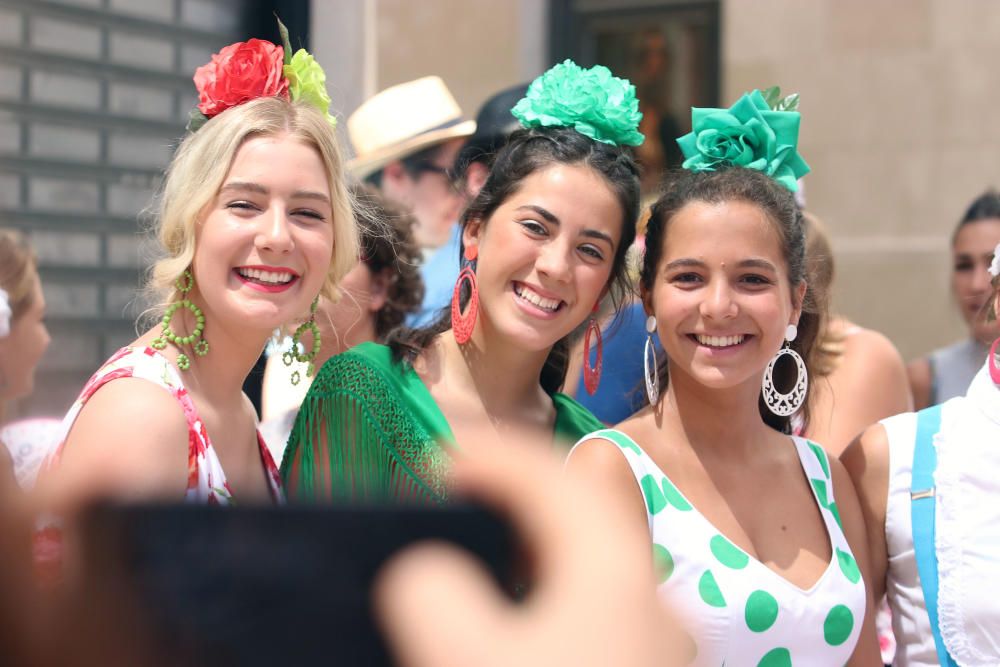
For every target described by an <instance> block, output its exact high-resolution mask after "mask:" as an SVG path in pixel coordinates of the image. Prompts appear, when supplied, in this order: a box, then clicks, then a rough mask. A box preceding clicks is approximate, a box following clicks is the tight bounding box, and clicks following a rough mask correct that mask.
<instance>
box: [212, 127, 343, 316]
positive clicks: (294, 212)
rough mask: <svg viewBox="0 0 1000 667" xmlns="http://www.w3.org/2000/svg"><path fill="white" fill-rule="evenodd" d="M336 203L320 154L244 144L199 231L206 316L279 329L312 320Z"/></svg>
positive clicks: (277, 142) (274, 142) (268, 141)
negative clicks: (307, 318)
mask: <svg viewBox="0 0 1000 667" xmlns="http://www.w3.org/2000/svg"><path fill="white" fill-rule="evenodd" d="M330 201H331V195H330V187H329V183H328V180H327V175H326V172H325V170H324V167H323V162H322V160H321V158H320V156H319V154H318V153H317V152H316V150H315V149H314V148H312V147H311V146H308V145H307V144H304V143H302V142H300V141H297V140H295V139H291V138H289V137H287V136H285V135H278V136H267V137H256V138H253V139H250V140H248V141H247V142H246V143H244V144H243V146H241V147H240V149H239V151H237V153H236V157H235V159H234V160H233V165H232V167H231V168H230V170H229V173H228V174H227V175H226V178H225V180H224V181H223V184H222V187H221V188H220V190H219V193H218V195H217V196H216V197H215V199H214V200H213V201H212V202H211V203H210V204H209V206H208V207H207V208H206V210H205V212H204V214H203V217H202V218H201V221H200V223H199V225H198V228H197V231H196V237H195V254H194V261H193V263H192V268H193V273H194V276H195V292H194V295H195V298H196V300H197V301H198V302H199V303H200V304H201V305H202V307H203V308H205V310H206V311H207V313H206V318H207V319H208V320H209V321H210V322H215V323H216V324H219V323H221V322H222V320H225V321H226V322H228V323H230V324H233V325H236V326H241V327H244V328H252V329H260V330H265V331H271V330H273V329H274V328H276V327H278V326H280V325H282V324H287V323H290V322H293V321H295V320H297V319H300V318H302V317H304V316H305V315H306V314H307V313H308V310H309V304H310V303H311V302H312V300H313V299H314V298H315V297H316V295H317V294H319V291H320V288H321V286H322V285H323V282H324V280H325V278H326V274H327V271H328V270H329V267H330V258H331V256H332V253H333V242H334V239H333V225H332V216H333V212H332V208H331V204H330ZM209 313H210V315H209ZM220 318H221V319H220Z"/></svg>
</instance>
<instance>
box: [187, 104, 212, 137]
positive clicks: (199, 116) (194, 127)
mask: <svg viewBox="0 0 1000 667" xmlns="http://www.w3.org/2000/svg"><path fill="white" fill-rule="evenodd" d="M207 122H208V116H206V115H205V114H203V113H202V112H201V111H200V110H199V109H198V107H195V108H194V109H191V113H189V114H188V122H187V127H186V128H185V129H186V130H187V131H188V132H191V133H194V132H197V131H198V130H200V129H201V126H202V125H204V124H205V123H207Z"/></svg>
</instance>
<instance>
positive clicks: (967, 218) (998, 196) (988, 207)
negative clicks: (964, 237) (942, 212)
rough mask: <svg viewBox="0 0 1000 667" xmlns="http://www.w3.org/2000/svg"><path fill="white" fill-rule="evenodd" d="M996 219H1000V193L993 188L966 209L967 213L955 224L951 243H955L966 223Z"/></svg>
mask: <svg viewBox="0 0 1000 667" xmlns="http://www.w3.org/2000/svg"><path fill="white" fill-rule="evenodd" d="M994 219H1000V193H998V192H997V191H996V190H994V189H992V188H991V189H989V190H987V191H986V192H984V193H983V194H981V195H979V196H978V197H976V198H975V199H974V200H972V203H971V204H969V208H967V209H965V215H963V216H962V219H961V220H959V221H958V224H957V225H955V231H953V232H952V233H951V244H952V245H955V240H956V239H957V238H958V233H959V232H960V231H961V230H962V228H963V227H965V226H966V225H968V224H970V223H973V222H979V221H980V220H994Z"/></svg>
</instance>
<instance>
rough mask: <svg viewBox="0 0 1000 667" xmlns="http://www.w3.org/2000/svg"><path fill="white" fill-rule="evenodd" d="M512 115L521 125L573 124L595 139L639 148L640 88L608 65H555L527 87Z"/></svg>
mask: <svg viewBox="0 0 1000 667" xmlns="http://www.w3.org/2000/svg"><path fill="white" fill-rule="evenodd" d="M511 113H512V114H514V117H515V118H517V119H518V120H519V121H520V122H521V125H522V126H524V127H526V128H531V127H571V128H573V129H575V130H576V131H577V132H579V133H580V134H583V135H586V136H588V137H590V138H591V139H593V140H595V141H600V142H603V143H605V144H613V145H615V146H620V145H628V146H638V145H639V144H641V143H642V142H643V140H644V139H645V137H644V136H643V135H642V133H641V132H639V129H638V128H639V121H641V120H642V113H640V112H639V100H638V99H636V96H635V86H633V85H632V84H631V83H629V81H628V80H627V79H620V78H618V77H616V76H614V75H612V74H611V70H609V69H608V68H607V67H604V66H603V65H595V66H593V67H591V68H590V69H583V68H582V67H580V66H579V65H577V64H576V63H574V62H573V61H572V60H566V61H564V62H562V63H560V64H558V65H556V66H555V67H553V68H551V69H550V70H548V71H547V72H545V73H544V74H542V75H541V76H540V77H538V78H537V79H535V80H534V81H532V82H531V85H530V86H528V93H527V95H525V97H524V98H522V99H521V101H520V102H518V103H517V104H516V105H515V106H514V108H513V109H511Z"/></svg>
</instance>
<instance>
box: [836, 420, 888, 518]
mask: <svg viewBox="0 0 1000 667" xmlns="http://www.w3.org/2000/svg"><path fill="white" fill-rule="evenodd" d="M839 463H840V464H843V469H844V470H845V471H846V472H847V473H848V475H850V477H851V480H852V481H853V483H854V486H855V488H856V489H857V491H858V495H859V496H860V497H861V499H862V504H868V503H867V502H865V499H866V498H867V499H870V501H871V502H877V501H876V499H879V498H881V499H884V498H885V495H886V493H887V492H888V488H889V437H888V434H887V433H886V430H885V427H884V426H883V425H882V424H874V425H872V426H869V427H868V428H867V429H865V431H864V432H863V433H862V434H861V435H860V436H858V437H857V438H855V439H854V441H853V442H852V443H851V444H850V445H849V446H848V447H847V449H846V450H844V453H843V454H842V455H841V457H840V461H839Z"/></svg>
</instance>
